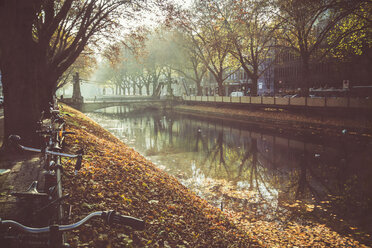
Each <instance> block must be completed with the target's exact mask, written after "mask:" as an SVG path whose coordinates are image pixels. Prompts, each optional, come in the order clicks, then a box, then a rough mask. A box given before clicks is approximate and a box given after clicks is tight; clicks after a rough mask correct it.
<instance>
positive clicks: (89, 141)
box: [63, 106, 363, 247]
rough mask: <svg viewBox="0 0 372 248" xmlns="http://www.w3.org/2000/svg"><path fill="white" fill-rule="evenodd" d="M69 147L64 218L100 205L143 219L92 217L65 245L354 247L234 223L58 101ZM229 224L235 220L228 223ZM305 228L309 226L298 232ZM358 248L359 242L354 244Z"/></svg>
mask: <svg viewBox="0 0 372 248" xmlns="http://www.w3.org/2000/svg"><path fill="white" fill-rule="evenodd" d="M63 111H65V112H68V113H69V114H70V117H69V116H66V120H67V123H68V129H69V130H70V131H74V132H76V135H73V136H70V137H68V138H67V144H66V147H67V148H66V149H67V150H69V151H70V152H73V151H76V150H78V149H79V148H83V149H84V152H85V155H84V159H83V168H82V169H81V170H80V172H79V173H78V175H76V176H74V172H73V164H74V162H75V161H70V160H67V159H64V161H63V164H64V168H65V170H64V174H65V176H64V178H63V180H64V181H63V184H64V194H69V195H70V198H69V200H68V203H69V204H71V205H72V216H71V220H70V222H76V221H77V220H80V219H81V218H83V217H84V216H86V215H87V214H88V213H90V212H93V211H101V210H116V211H117V212H119V213H121V214H124V215H130V216H133V217H137V218H140V219H143V220H145V222H146V229H145V231H133V230H131V229H130V228H126V227H106V226H104V224H103V223H102V221H99V220H97V221H96V222H91V223H90V224H88V225H85V226H83V227H81V228H80V229H79V230H76V231H74V232H71V233H69V234H68V238H69V242H70V244H71V245H72V247H326V246H327V247H340V246H345V245H346V246H347V247H359V246H360V245H359V244H358V242H355V241H353V240H351V239H349V238H344V237H341V236H340V235H338V234H337V233H335V232H332V231H331V230H329V229H328V228H326V227H325V226H324V225H322V226H316V225H313V226H311V227H310V226H301V225H298V224H296V223H292V224H293V225H292V224H291V225H288V226H289V227H288V226H287V227H281V226H280V225H278V223H266V222H262V223H258V222H256V223H239V221H237V219H236V216H235V217H233V215H231V214H230V213H228V214H227V213H225V212H221V211H220V210H219V209H218V208H215V207H212V206H211V205H209V204H208V203H207V202H206V201H205V200H203V199H201V198H199V197H197V196H196V195H194V194H193V193H192V192H190V191H189V190H188V189H187V188H185V187H184V186H183V185H181V184H180V183H179V182H178V181H177V180H176V179H175V178H174V177H172V176H169V175H168V174H166V173H165V172H163V171H161V170H160V169H158V168H156V167H155V165H153V164H152V163H151V162H149V161H147V160H146V159H145V158H144V157H142V156H141V155H140V154H138V153H137V152H135V151H134V150H133V149H131V148H129V147H127V146H126V145H125V144H123V143H122V142H121V141H119V140H118V139H117V138H115V137H114V136H113V135H111V134H110V133H109V132H108V131H106V130H104V129H103V128H101V127H100V126H99V125H98V124H96V123H95V122H93V121H92V120H90V119H88V118H87V117H86V116H84V115H83V114H81V113H80V112H78V111H75V110H73V109H71V108H69V107H66V106H64V107H63ZM234 223H235V224H234ZM306 228H311V229H314V230H305V229H306ZM360 247H363V246H360Z"/></svg>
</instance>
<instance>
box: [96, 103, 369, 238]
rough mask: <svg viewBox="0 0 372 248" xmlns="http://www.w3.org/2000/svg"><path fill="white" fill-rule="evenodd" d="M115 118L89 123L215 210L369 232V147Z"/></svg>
mask: <svg viewBox="0 0 372 248" xmlns="http://www.w3.org/2000/svg"><path fill="white" fill-rule="evenodd" d="M113 112H116V109H113V111H112V110H109V109H107V110H106V113H94V114H89V116H90V117H91V118H93V119H95V120H96V121H97V122H98V123H100V124H101V125H102V126H103V127H105V128H106V129H108V130H109V131H111V132H112V133H113V134H115V135H116V136H117V137H119V138H120V139H122V140H123V141H124V142H125V143H127V144H128V145H130V146H132V147H134V148H135V149H136V150H137V151H139V152H140V153H142V154H143V155H145V156H146V157H147V158H148V159H150V160H151V161H153V162H154V163H155V164H157V165H158V166H159V167H161V168H162V169H164V170H166V171H168V172H169V173H170V174H172V175H174V176H176V177H177V178H178V179H179V180H180V181H181V182H182V183H183V184H184V185H185V186H187V187H189V188H190V189H192V190H193V191H194V192H196V193H197V194H198V195H200V196H201V197H203V198H205V199H207V200H208V201H210V202H211V203H212V204H214V205H215V206H218V207H222V208H223V209H224V210H233V211H235V212H236V213H241V218H245V219H248V220H250V221H254V220H257V219H264V220H281V221H283V216H288V215H291V217H290V218H293V216H294V215H293V213H297V214H300V215H302V217H303V215H304V213H305V214H308V213H311V215H312V217H313V218H315V219H317V221H320V222H328V223H330V222H332V223H333V222H334V225H338V224H340V223H341V222H344V223H345V222H348V223H349V224H351V225H354V226H359V227H360V228H362V229H363V230H365V231H367V232H369V233H371V229H372V227H371V223H372V211H371V210H372V209H371V208H372V201H371V199H372V196H371V191H372V183H371V182H372V180H371V178H372V168H371V165H372V163H371V162H372V158H371V151H372V146H371V143H370V142H369V141H359V142H356V141H352V142H351V141H350V140H346V139H341V138H339V140H332V139H329V138H325V139H319V140H318V141H316V142H311V143H308V142H304V140H301V139H298V138H297V139H293V138H288V137H283V136H278V135H275V134H266V133H263V132H259V131H256V130H254V129H251V128H250V127H249V126H239V127H234V126H232V125H231V123H227V122H223V121H214V122H212V121H206V120H202V119H196V118H191V117H186V116H181V115H169V114H168V115H167V114H159V113H155V112H152V113H142V114H135V113H134V112H126V111H123V110H120V113H121V114H120V115H118V114H117V113H113ZM299 200H300V202H301V204H302V205H301V204H298V202H299ZM300 205H301V206H302V207H306V208H301V207H299V208H295V207H297V206H300ZM294 210H296V211H294Z"/></svg>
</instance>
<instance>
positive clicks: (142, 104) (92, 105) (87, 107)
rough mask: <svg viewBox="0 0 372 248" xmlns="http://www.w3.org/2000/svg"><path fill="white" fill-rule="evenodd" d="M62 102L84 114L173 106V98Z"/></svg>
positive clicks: (71, 100) (96, 99) (64, 100)
mask: <svg viewBox="0 0 372 248" xmlns="http://www.w3.org/2000/svg"><path fill="white" fill-rule="evenodd" d="M61 101H62V102H64V103H66V104H67V105H70V106H72V107H74V108H76V109H78V110H80V111H82V112H93V111H95V110H98V109H103V108H108V107H115V106H128V107H135V108H149V107H153V108H166V107H170V106H171V104H172V101H173V98H169V97H165V98H163V97H162V98H159V97H152V96H110V97H99V98H92V99H89V98H88V99H85V100H84V101H74V99H72V98H64V99H62V100H61Z"/></svg>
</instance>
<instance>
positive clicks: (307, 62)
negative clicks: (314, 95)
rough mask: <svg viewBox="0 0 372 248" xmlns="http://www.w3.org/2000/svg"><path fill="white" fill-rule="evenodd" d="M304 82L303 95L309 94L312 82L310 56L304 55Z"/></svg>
mask: <svg viewBox="0 0 372 248" xmlns="http://www.w3.org/2000/svg"><path fill="white" fill-rule="evenodd" d="M301 57H302V82H301V85H300V86H301V96H309V84H310V78H309V77H310V57H309V56H308V55H302V56H301Z"/></svg>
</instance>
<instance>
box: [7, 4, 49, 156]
mask: <svg viewBox="0 0 372 248" xmlns="http://www.w3.org/2000/svg"><path fill="white" fill-rule="evenodd" d="M40 2H41V1H16V0H15V1H7V2H6V3H4V2H1V3H0V32H1V36H0V50H1V61H0V69H1V73H2V84H3V94H4V99H5V102H4V143H3V147H2V148H3V149H4V150H7V149H6V148H7V147H8V144H9V142H8V140H7V137H8V136H9V135H11V134H17V135H20V136H21V138H22V141H21V142H22V144H24V145H32V146H36V145H39V140H40V139H39V137H38V135H37V134H36V132H35V131H36V128H37V121H38V119H39V118H40V113H41V109H42V104H41V103H42V100H41V97H42V95H41V94H40V89H41V88H43V81H42V80H43V78H42V77H41V75H42V74H41V67H40V61H42V60H40V58H41V57H40V53H39V52H38V49H37V44H36V43H35V42H34V41H33V39H32V38H33V36H32V23H33V22H34V19H35V13H36V12H37V9H38V8H39V7H40ZM19 44H22V46H19Z"/></svg>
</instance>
